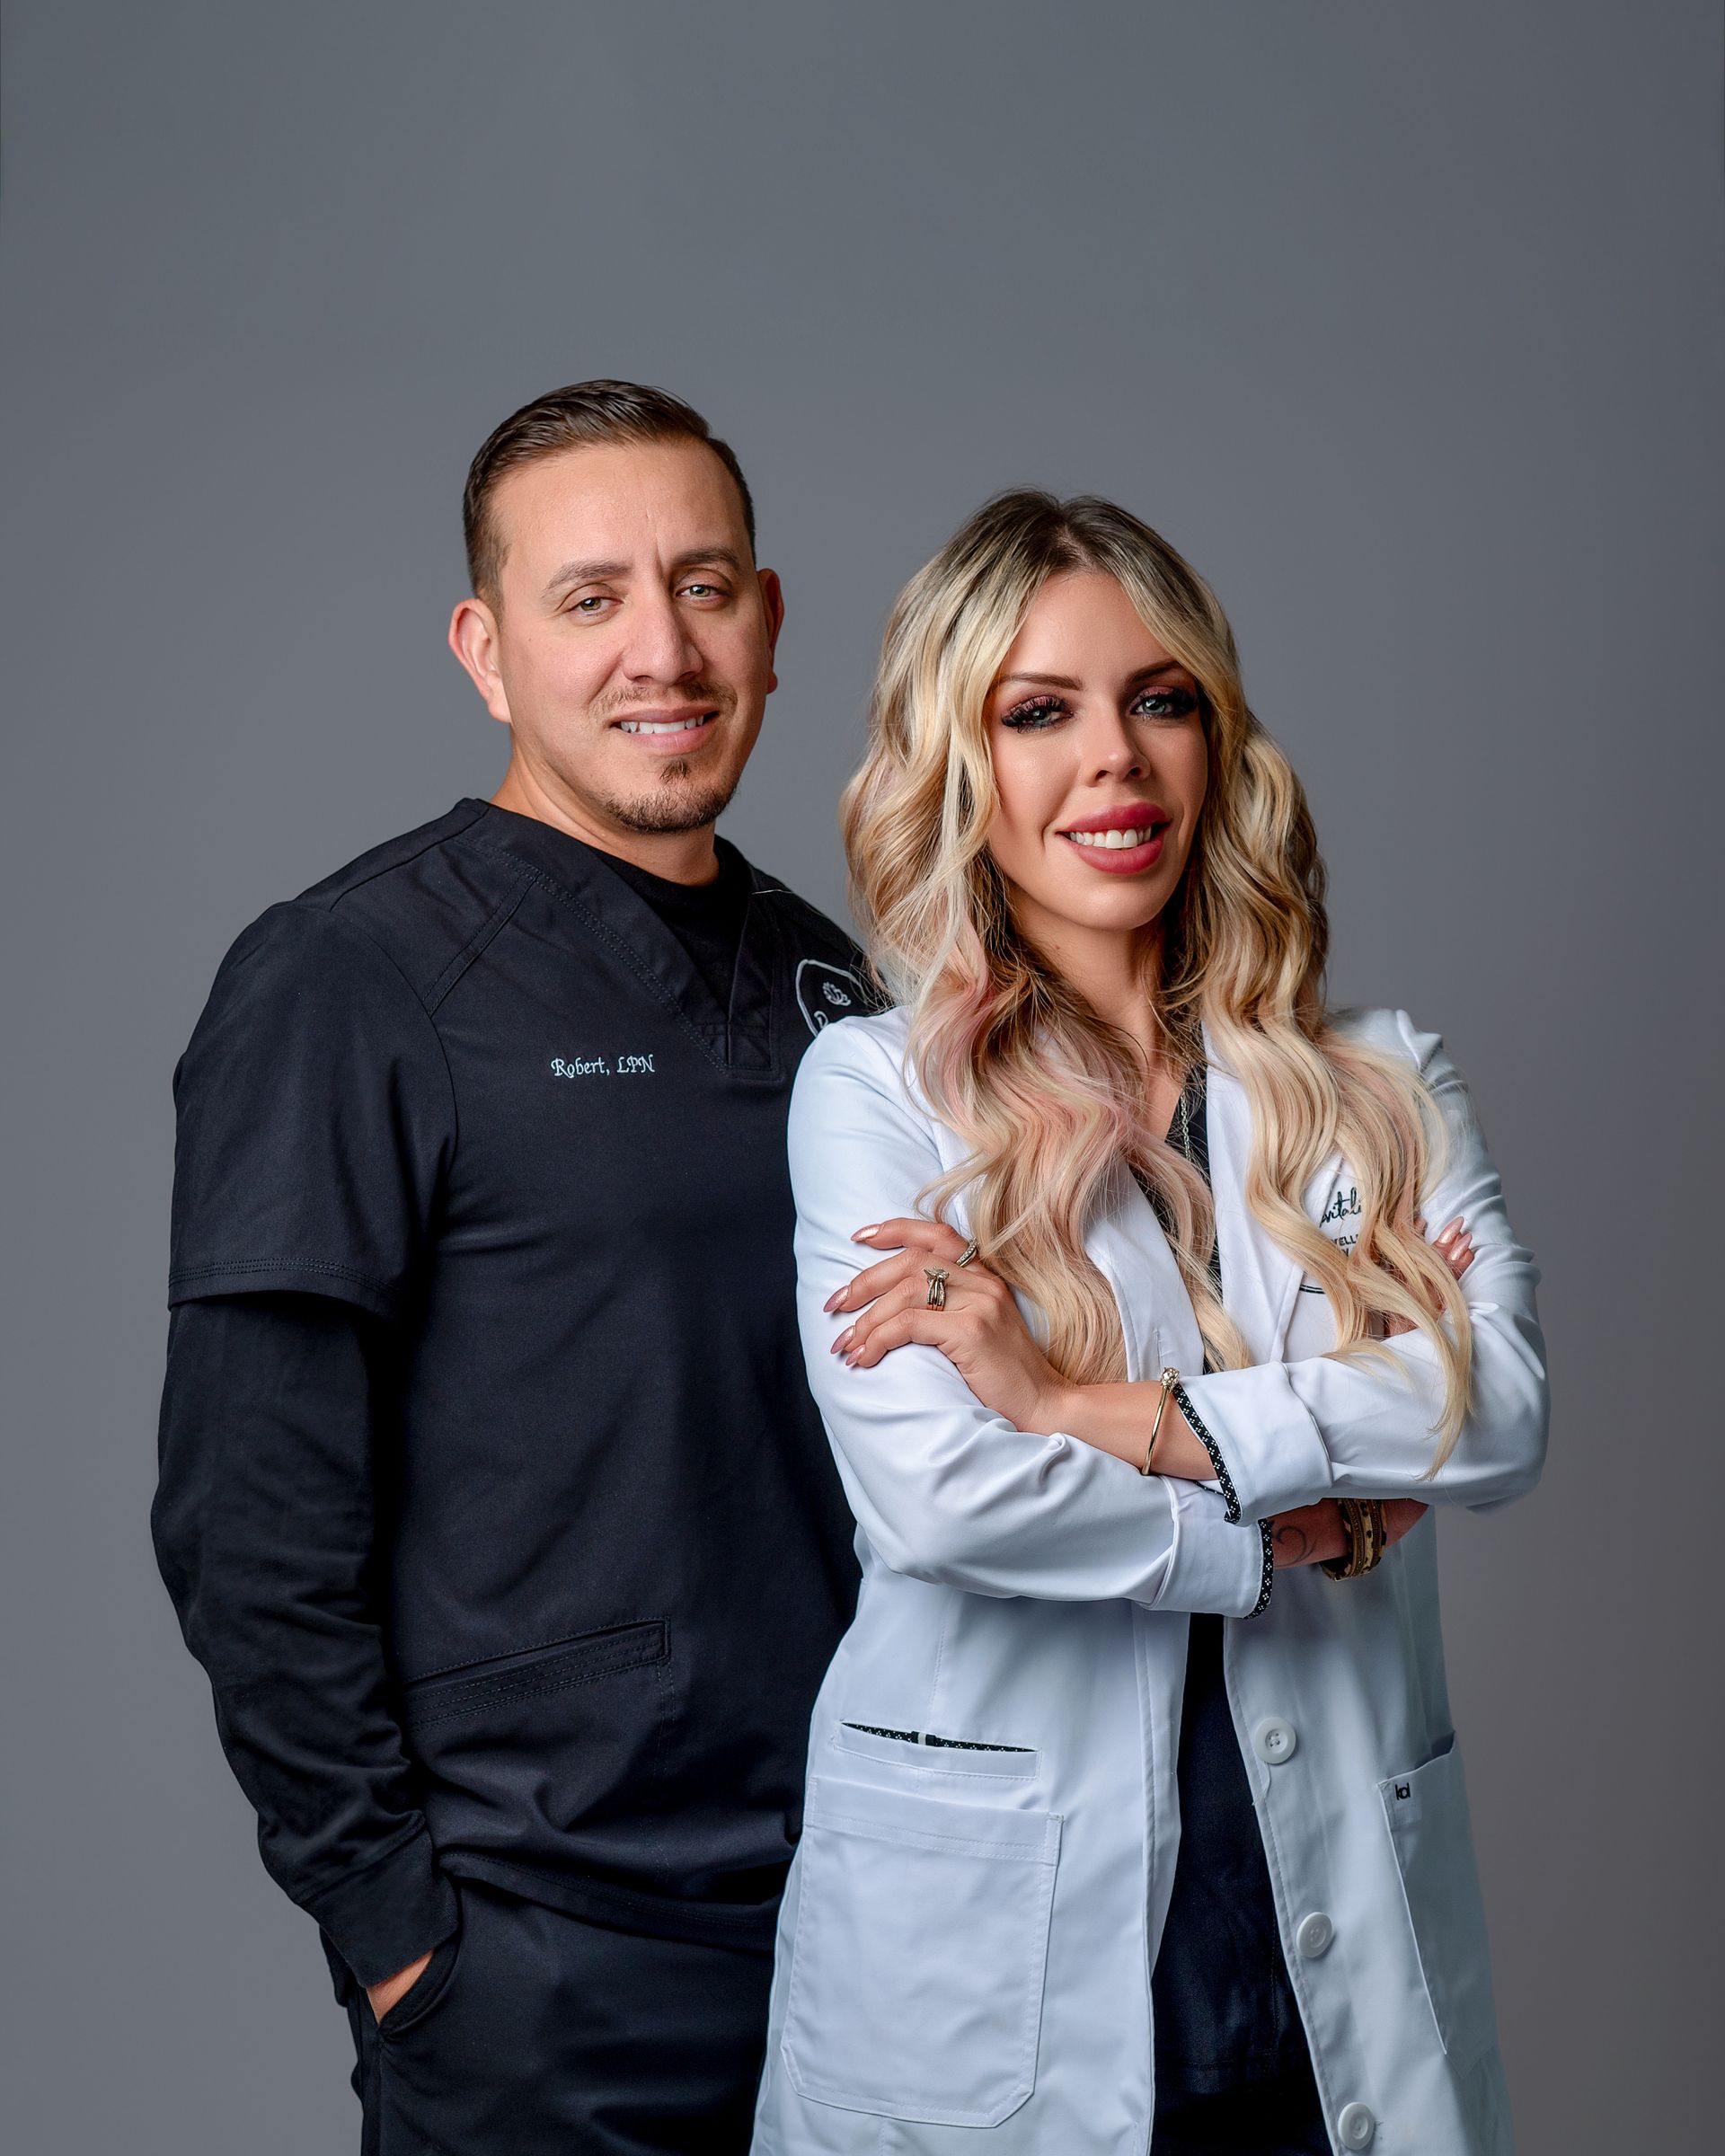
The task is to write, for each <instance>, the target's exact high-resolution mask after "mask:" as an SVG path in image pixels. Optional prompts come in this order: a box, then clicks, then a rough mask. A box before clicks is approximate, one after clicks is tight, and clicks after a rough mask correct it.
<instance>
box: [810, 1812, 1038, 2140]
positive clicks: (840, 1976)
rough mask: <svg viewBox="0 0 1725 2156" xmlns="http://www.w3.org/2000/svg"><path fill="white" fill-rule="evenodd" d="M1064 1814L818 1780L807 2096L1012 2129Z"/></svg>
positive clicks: (1032, 2044)
mask: <svg viewBox="0 0 1725 2156" xmlns="http://www.w3.org/2000/svg"><path fill="white" fill-rule="evenodd" d="M1059 1848H1060V1820H1059V1818H1058V1817H1057V1816H1055V1815H1053V1814H1051V1813H1048V1812H1023V1811H1007V1810H1004V1809H996V1808H995V1807H990V1806H983V1805H975V1804H957V1803H952V1802H950V1801H949V1800H948V1799H947V1798H945V1797H943V1796H930V1795H924V1793H923V1792H922V1791H921V1790H916V1789H880V1788H877V1787H871V1786H866V1785H863V1784H862V1783H853V1782H845V1781H834V1780H827V1779H826V1778H824V1777H819V1776H818V1777H816V1779H815V1780H812V1781H811V1782H810V1784H809V1801H808V1807H807V1811H806V1813H805V1816H804V1826H803V1838H802V1843H801V1849H800V1851H799V1853H798V1860H797V1861H798V1871H799V1886H798V1895H799V1901H798V1911H797V1922H796V1936H795V1941H794V1944H793V1947H792V1962H791V1981H790V1989H789V1995H788V1999H787V2002H786V2008H785V2018H784V2033H783V2052H784V2059H785V2068H786V2072H787V2073H788V2074H789V2076H790V2079H791V2081H792V2086H793V2087H794V2088H795V2089H796V2090H798V2092H799V2094H801V2095H802V2096H804V2097H808V2098H811V2099H814V2100H815V2101H817V2102H820V2103H828V2104H836V2105H840V2106H842V2107H845V2109H847V2110H854V2111H867V2112H872V2113H874V2114H876V2115H877V2116H884V2117H889V2118H898V2119H907V2120H917V2121H921V2122H924V2123H926V2124H929V2125H950V2126H994V2125H999V2124H1000V2122H1001V2121H1002V2120H1003V2119H1004V2118H1008V2117H1010V2116H1012V2114H1013V2112H1014V2111H1016V2110H1017V2109H1018V2108H1019V2107H1020V2106H1021V2105H1022V2104H1023V2103H1024V2102H1025V2100H1026V2099H1028V2098H1029V2096H1030V2094H1031V2090H1032V2089H1033V2088H1034V2086H1035V2082H1036V2052H1037V2039H1038V2036H1039V2030H1040V2027H1041V2019H1042V1984H1043V1973H1044V1965H1045V1963H1046V1961H1047V1957H1048V1917H1049V1912H1050V1909H1051V1907H1052V1904H1053V1899H1054V1875H1055V1867H1056V1863H1057V1860H1058V1856H1059Z"/></svg>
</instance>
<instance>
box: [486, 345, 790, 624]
mask: <svg viewBox="0 0 1725 2156" xmlns="http://www.w3.org/2000/svg"><path fill="white" fill-rule="evenodd" d="M674 441H687V442H704V443H705V445H706V446H707V447H708V448H709V449H711V450H712V453H713V455H715V456H716V457H717V458H718V459H719V462H720V463H721V464H722V465H723V466H724V467H725V469H726V471H727V472H729V473H730V476H731V477H732V478H733V479H734V480H735V481H736V482H737V491H738V492H739V494H740V495H741V496H742V498H743V523H744V525H745V526H747V531H748V550H749V552H750V554H751V555H752V554H753V553H754V552H755V503H754V500H753V499H752V497H751V496H750V494H749V491H748V482H747V480H746V479H745V478H744V477H743V468H742V466H741V465H740V464H739V463H738V462H737V457H736V453H735V452H734V451H733V450H732V448H731V446H730V443H729V442H721V440H720V439H719V437H718V436H717V435H715V434H714V433H713V432H712V429H711V428H710V427H709V426H708V425H707V422H706V421H705V420H703V418H702V417H701V414H700V413H699V412H698V411H695V410H694V407H693V405H689V404H686V403H684V402H683V400H682V398H681V397H674V396H672V395H671V394H670V393H669V391H668V390H663V389H650V388H649V387H647V386H646V385H645V384H642V383H640V382H571V383H570V384H569V385H568V386H567V388H564V389H553V390H550V391H548V392H547V393H546V394H545V395H544V396H543V397H535V399H534V400H533V402H532V403H531V404H524V405H523V406H522V407H521V409H520V411H516V412H511V413H510V415H509V418H508V419H507V420H504V422H503V424H502V425H501V426H500V427H498V428H495V429H493V430H492V432H491V434H490V435H489V436H488V437H486V439H485V441H484V443H483V444H482V446H481V448H480V452H479V455H477V456H476V457H474V459H473V463H472V464H470V465H469V466H468V470H467V486H466V490H465V491H464V494H463V495H462V499H461V524H462V531H463V534H464V537H465V539H466V542H467V574H468V575H469V577H470V578H471V579H473V589H474V591H475V592H476V593H477V594H478V596H480V597H481V598H482V599H484V600H486V601H488V602H489V603H490V604H491V605H496V604H497V595H498V576H499V572H500V570H501V569H502V566H503V546H502V542H501V540H500V537H499V535H498V530H497V524H496V520H495V518H494V517H492V515H491V497H492V495H493V494H494V493H495V492H496V490H497V482H499V480H500V479H501V478H502V477H503V475H504V473H506V472H513V471H514V470H515V468H516V466H517V464H532V463H533V462H534V460H535V458H537V457H541V456H554V455H556V454H557V452H558V451H559V450H561V449H581V448H586V447H587V446H589V445H590V444H592V443H595V442H674Z"/></svg>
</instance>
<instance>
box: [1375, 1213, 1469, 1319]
mask: <svg viewBox="0 0 1725 2156" xmlns="http://www.w3.org/2000/svg"><path fill="white" fill-rule="evenodd" d="M1414 1226H1415V1227H1416V1228H1418V1229H1419V1231H1420V1233H1421V1234H1422V1235H1423V1234H1424V1233H1425V1232H1426V1224H1425V1222H1424V1221H1423V1220H1416V1221H1415V1222H1414ZM1431 1247H1432V1249H1433V1250H1436V1251H1437V1253H1438V1256H1439V1257H1440V1258H1441V1259H1443V1261H1444V1263H1445V1264H1446V1266H1447V1267H1448V1268H1449V1269H1450V1271H1451V1272H1452V1273H1454V1274H1455V1277H1456V1278H1457V1279H1458V1280H1459V1279H1460V1278H1461V1277H1462V1275H1463V1274H1464V1272H1465V1271H1466V1270H1467V1268H1468V1267H1469V1266H1470V1265H1472V1264H1473V1237H1472V1236H1471V1235H1470V1234H1469V1233H1468V1232H1467V1224H1466V1223H1465V1222H1464V1220H1463V1219H1462V1217H1461V1215H1460V1214H1457V1215H1456V1216H1455V1219H1454V1220H1452V1221H1451V1222H1450V1224H1449V1225H1448V1226H1447V1227H1446V1229H1445V1230H1444V1232H1443V1233H1442V1234H1441V1235H1439V1236H1438V1238H1437V1239H1436V1241H1434V1242H1433V1244H1432V1246H1431ZM1412 1330H1413V1320H1412V1319H1411V1318H1391V1317H1386V1318H1385V1319H1384V1339H1386V1340H1393V1339H1394V1338H1395V1337H1396V1335H1397V1334H1398V1333H1401V1332H1411V1331H1412Z"/></svg>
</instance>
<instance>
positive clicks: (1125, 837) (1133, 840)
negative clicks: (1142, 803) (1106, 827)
mask: <svg viewBox="0 0 1725 2156" xmlns="http://www.w3.org/2000/svg"><path fill="white" fill-rule="evenodd" d="M1066 836H1067V837H1068V838H1069V839H1070V840H1071V841H1072V843H1073V844H1074V845H1075V846H1105V847H1106V848H1107V849H1108V850H1109V852H1110V853H1118V852H1119V850H1120V849H1121V848H1122V847H1124V846H1142V845H1146V844H1148V843H1149V838H1150V828H1149V826H1148V825H1146V826H1145V827H1144V828H1143V829H1142V830H1137V831H1068V832H1067V833H1066Z"/></svg>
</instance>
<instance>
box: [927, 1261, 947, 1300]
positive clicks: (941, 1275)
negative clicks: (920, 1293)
mask: <svg viewBox="0 0 1725 2156" xmlns="http://www.w3.org/2000/svg"><path fill="white" fill-rule="evenodd" d="M923 1277H924V1280H926V1281H927V1282H928V1293H927V1294H926V1295H925V1296H924V1298H923V1299H924V1302H925V1303H927V1305H928V1307H929V1308H930V1309H931V1310H944V1309H945V1308H946V1279H947V1274H946V1268H945V1267H944V1266H943V1265H925V1266H924V1268H923Z"/></svg>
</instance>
